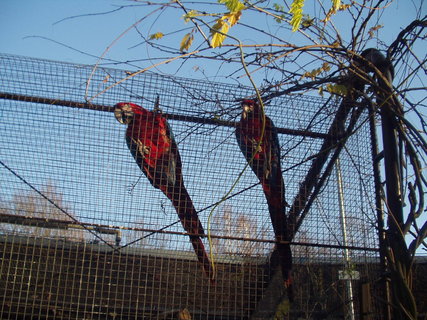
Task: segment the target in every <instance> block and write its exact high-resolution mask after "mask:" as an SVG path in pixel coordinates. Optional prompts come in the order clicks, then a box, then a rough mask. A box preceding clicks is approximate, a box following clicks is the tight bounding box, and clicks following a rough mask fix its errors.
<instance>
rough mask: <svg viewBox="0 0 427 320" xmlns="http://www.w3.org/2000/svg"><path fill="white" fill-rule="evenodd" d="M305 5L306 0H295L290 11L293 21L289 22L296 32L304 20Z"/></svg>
mask: <svg viewBox="0 0 427 320" xmlns="http://www.w3.org/2000/svg"><path fill="white" fill-rule="evenodd" d="M303 7H304V0H294V2H292V4H291V9H290V10H289V13H290V14H291V15H292V18H291V21H290V22H289V23H290V24H291V26H292V31H293V32H295V31H297V30H298V29H299V27H300V25H301V20H302V17H303V15H302V8H303Z"/></svg>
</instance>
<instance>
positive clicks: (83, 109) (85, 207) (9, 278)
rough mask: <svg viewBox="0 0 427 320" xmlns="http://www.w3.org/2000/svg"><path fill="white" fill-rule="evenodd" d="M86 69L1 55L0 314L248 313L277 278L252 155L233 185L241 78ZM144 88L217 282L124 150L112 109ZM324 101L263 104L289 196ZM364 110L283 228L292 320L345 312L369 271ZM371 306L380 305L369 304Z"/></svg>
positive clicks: (310, 149)
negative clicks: (163, 126) (163, 120)
mask: <svg viewBox="0 0 427 320" xmlns="http://www.w3.org/2000/svg"><path fill="white" fill-rule="evenodd" d="M92 72H93V68H92V67H90V66H84V65H75V64H67V63H63V62H53V61H44V60H36V59H31V58H24V57H16V56H10V55H1V56H0V92H1V95H2V96H1V97H2V99H1V100H0V105H1V108H0V119H1V127H0V130H1V132H0V150H1V151H0V160H1V166H0V171H1V178H0V183H1V190H0V236H1V238H0V239H1V246H2V248H3V250H2V254H1V256H0V258H1V280H0V295H1V296H2V299H1V300H2V301H3V302H2V305H1V306H0V314H1V315H2V316H3V317H4V318H11V319H15V318H16V319H18V318H20V317H26V316H28V317H30V316H34V317H39V318H55V319H61V318H63V319H74V318H80V319H82V318H85V319H115V318H116V319H117V318H120V319H127V318H132V319H142V318H159V319H160V318H161V319H169V318H170V319H172V318H177V319H188V317H189V315H191V318H192V319H248V318H250V317H251V316H252V317H254V315H255V314H260V312H261V311H262V310H261V309H262V308H265V299H266V298H267V297H268V295H269V294H271V293H269V288H271V285H272V282H274V281H276V280H274V279H275V277H274V274H275V273H274V272H275V268H273V264H272V262H271V257H272V251H273V249H274V244H275V241H274V239H275V237H274V233H273V229H272V226H271V220H270V216H269V213H268V207H267V204H266V200H265V196H264V193H263V191H262V188H261V186H260V184H259V181H258V179H257V177H256V176H255V175H254V173H253V172H252V171H251V170H250V168H249V169H247V170H245V171H244V172H243V174H242V176H241V178H240V180H238V183H237V184H236V186H235V187H234V188H232V186H233V184H234V183H235V182H236V179H238V177H239V175H240V173H241V172H242V170H243V169H244V167H245V165H246V160H245V158H244V157H243V155H242V153H241V152H240V150H239V147H238V145H237V142H236V138H235V134H234V131H235V122H236V121H238V120H239V117H240V113H241V107H240V104H239V101H240V100H241V99H242V98H248V97H252V98H253V97H254V91H253V89H252V88H248V87H242V86H236V85H230V84H221V83H213V82H208V81H195V80H191V79H184V78H176V77H170V76H164V75H157V74H153V73H148V72H146V73H143V74H138V75H135V76H132V75H131V74H130V73H129V72H127V71H125V70H114V69H106V68H102V67H99V68H97V69H96V71H95V72H94V73H93V74H92ZM125 77H129V79H128V80H126V81H123V82H120V83H118V84H116V83H117V82H118V81H120V80H121V79H123V78H125ZM113 84H116V85H114V86H112V85H113ZM157 96H158V97H159V107H160V109H161V110H162V113H163V115H165V116H166V117H167V118H168V122H169V125H170V127H171V129H172V131H173V135H174V138H175V140H176V142H177V145H178V149H179V153H180V155H181V160H182V171H183V179H184V184H185V187H186V189H187V191H188V193H189V195H190V196H191V199H192V202H193V204H194V207H195V208H196V210H197V212H198V215H199V218H200V220H201V223H202V225H203V226H204V228H205V230H206V231H207V229H208V228H209V230H210V234H211V235H212V237H211V241H208V239H207V237H203V239H202V241H203V243H204V246H205V248H206V250H207V251H208V252H211V258H212V260H213V261H214V262H215V266H216V283H215V284H213V283H211V282H210V281H209V279H208V278H207V277H206V275H205V274H204V272H203V269H202V268H201V266H200V265H199V264H198V262H197V258H196V255H195V254H194V251H193V248H192V246H191V243H190V241H189V236H188V234H186V232H185V230H184V229H183V227H182V225H181V223H179V221H178V216H177V212H176V210H175V208H174V206H173V205H172V202H171V201H170V200H169V199H168V198H167V197H166V196H165V194H164V193H163V192H162V191H160V190H159V189H156V188H154V187H153V186H152V185H151V184H150V182H149V180H148V179H147V178H146V177H145V175H144V174H143V173H142V172H141V170H140V169H139V168H138V166H137V164H136V163H135V160H134V158H133V157H132V156H131V154H130V152H129V149H128V147H127V145H126V140H125V132H126V126H123V125H120V124H119V123H118V122H117V121H116V119H115V117H114V113H113V112H112V111H113V106H114V105H115V104H116V103H118V102H123V101H124V102H127V101H129V102H134V103H137V104H139V105H141V106H143V107H145V108H146V109H150V110H151V109H152V108H153V107H154V105H155V101H156V97H157ZM85 98H87V99H89V101H90V102H89V103H87V100H85ZM337 106H338V102H336V101H335V102H331V101H326V100H324V99H320V98H313V97H302V96H292V97H291V96H287V97H279V98H275V99H272V100H271V101H269V103H268V104H267V105H266V113H267V115H268V116H269V117H270V118H271V119H272V120H273V121H274V123H275V125H276V127H278V128H279V140H280V147H281V154H282V169H283V176H284V180H285V184H286V199H287V201H288V202H289V203H290V204H292V202H293V200H294V199H295V197H296V196H297V194H298V192H299V191H300V187H301V185H302V182H303V181H304V179H305V177H306V175H307V172H308V170H309V168H310V166H311V165H312V163H313V159H315V158H316V155H317V154H318V153H319V150H320V148H321V146H322V144H323V142H324V141H325V139H328V130H329V127H330V126H331V123H332V120H333V117H334V115H335V112H336V109H337ZM367 118H368V115H367V114H365V112H364V113H362V116H361V117H360V119H359V120H358V123H357V125H356V128H357V131H356V132H355V133H354V134H353V135H351V137H350V138H349V139H348V141H347V143H346V145H345V148H344V149H343V151H342V152H341V154H340V158H339V166H338V165H336V166H335V169H334V170H333V171H332V172H331V174H330V175H329V176H328V177H327V179H326V181H325V183H324V184H323V185H322V187H321V188H320V190H318V191H319V193H318V195H317V197H316V198H314V200H313V201H312V204H311V206H310V210H309V211H308V212H307V213H306V216H305V218H304V220H303V221H302V223H301V226H300V228H299V230H298V232H297V233H296V236H295V238H294V239H293V241H294V244H293V245H292V250H293V255H294V270H293V278H294V287H295V302H294V303H293V304H292V307H291V311H290V314H291V318H297V317H302V318H310V317H312V318H316V317H321V316H325V315H327V316H328V317H329V318H331V319H332V318H342V317H343V316H344V315H346V314H348V312H349V310H351V308H353V309H354V311H352V312H354V313H356V314H357V313H358V312H360V311H359V306H360V304H361V303H360V300H361V298H360V297H359V296H358V294H357V292H358V290H356V289H357V288H358V287H357V286H358V284H359V283H361V282H369V281H371V280H374V279H375V278H376V277H377V276H378V261H377V256H378V250H377V248H378V240H377V239H378V235H377V232H376V226H377V221H376V213H375V207H374V203H375V201H374V200H375V197H374V187H373V174H372V163H371V149H370V148H371V147H370V131H369V126H368V125H367V124H366V121H367ZM324 170H325V169H323V171H324ZM323 171H322V172H323ZM338 177H340V178H338ZM229 190H231V192H230V193H229V194H227V193H228V191H229ZM209 216H211V219H210V220H209ZM343 216H345V221H343V218H342V217H343ZM208 220H209V222H210V223H208ZM344 233H345V236H344ZM344 247H345V248H347V249H345V248H344ZM349 268H350V269H351V270H350V271H348V269H349ZM344 269H345V270H347V271H348V272H347V274H350V275H351V276H349V277H350V278H352V277H353V276H354V275H355V274H356V273H355V271H357V272H359V276H358V277H357V279H360V280H357V279H356V276H354V279H353V280H342V279H340V278H339V271H342V270H344ZM341 278H346V277H341ZM347 278H348V277H347ZM349 284H353V288H350V291H351V290H352V292H351V293H350V292H349V291H348V288H349ZM377 293H378V292H377V290H376V289H375V288H374V289H372V290H370V294H372V295H373V296H375V295H376V294H377ZM349 294H350V296H349ZM373 301H375V300H373ZM368 309H369V310H368V311H369V312H372V313H373V314H377V316H379V314H380V311H379V306H378V305H377V304H376V303H375V302H373V303H372V305H370V306H369V307H368ZM261 313H262V312H261ZM185 317H187V318H185ZM377 318H378V317H377Z"/></svg>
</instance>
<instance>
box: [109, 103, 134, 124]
mask: <svg viewBox="0 0 427 320" xmlns="http://www.w3.org/2000/svg"><path fill="white" fill-rule="evenodd" d="M114 116H115V117H116V119H117V121H118V122H120V123H121V124H129V123H131V122H132V119H133V116H134V113H133V111H132V108H131V107H130V106H129V105H124V106H117V107H116V108H115V109H114Z"/></svg>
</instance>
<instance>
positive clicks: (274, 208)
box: [236, 100, 293, 300]
mask: <svg viewBox="0 0 427 320" xmlns="http://www.w3.org/2000/svg"><path fill="white" fill-rule="evenodd" d="M241 105H242V108H243V111H242V114H241V118H240V122H239V123H238V125H237V128H236V138H237V143H238V144H239V147H240V150H241V151H242V153H243V155H244V156H245V158H246V160H247V161H248V163H249V165H250V167H251V168H252V170H253V172H254V173H255V174H256V176H257V177H258V179H259V181H260V182H261V185H262V189H263V191H264V194H265V197H266V200H267V205H268V210H269V212H270V218H271V222H272V225H273V229H274V234H275V237H276V240H277V241H288V237H287V217H286V206H287V205H288V204H287V203H286V200H285V184H284V181H283V176H282V170H281V166H280V145H279V138H278V134H277V129H276V127H275V126H274V124H273V122H272V121H271V119H270V118H269V117H267V116H265V126H264V134H263V136H262V139H261V135H262V128H263V115H262V110H261V107H260V106H259V104H258V103H257V102H256V101H254V100H243V101H242V103H241ZM260 140H261V143H259V142H260ZM277 250H278V253H279V257H280V264H281V267H282V274H283V279H284V285H285V287H286V288H287V289H288V296H289V299H290V300H292V299H293V295H292V280H291V274H290V273H291V269H292V252H291V247H290V245H289V244H284V243H279V244H278V245H277Z"/></svg>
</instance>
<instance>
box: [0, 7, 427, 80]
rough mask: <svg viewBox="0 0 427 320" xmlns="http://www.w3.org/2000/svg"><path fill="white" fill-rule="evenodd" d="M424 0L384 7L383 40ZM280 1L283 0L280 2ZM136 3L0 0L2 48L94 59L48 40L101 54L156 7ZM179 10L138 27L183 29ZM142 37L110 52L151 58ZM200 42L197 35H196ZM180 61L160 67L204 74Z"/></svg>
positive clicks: (128, 38)
mask: <svg viewBox="0 0 427 320" xmlns="http://www.w3.org/2000/svg"><path fill="white" fill-rule="evenodd" d="M421 1H422V0H413V1H394V2H392V4H391V5H390V7H389V8H388V9H387V10H386V14H384V15H383V16H382V17H380V19H381V20H382V21H383V24H384V26H385V27H384V28H383V29H382V30H380V38H381V40H382V41H385V43H391V41H392V40H393V38H394V36H395V35H396V34H397V33H398V32H399V31H400V30H401V29H402V28H403V27H405V26H406V25H407V24H408V23H409V22H410V21H412V20H413V19H414V18H415V11H414V7H415V6H417V5H418V4H419V3H420V2H421ZM212 2H215V1H212ZM277 2H278V3H280V1H277ZM272 3H273V2H272ZM135 4H137V3H135V2H132V1H105V0H91V1H84V0H74V1H65V0H56V1H55V0H32V1H30V0H1V1H0V28H1V29H0V30H2V31H1V32H0V43H1V46H0V52H3V53H11V54H17V55H25V56H31V57H37V58H46V59H53V60H60V61H67V62H73V63H83V64H94V63H95V62H96V60H97V59H96V58H95V57H90V56H88V55H85V54H82V53H79V52H77V51H74V50H72V49H70V48H67V47H64V46H61V45H59V44H57V43H54V42H52V41H49V40H46V39H51V40H53V41H57V42H61V43H63V44H65V45H67V46H69V47H72V48H75V49H77V50H81V51H84V52H86V53H88V54H92V55H95V56H100V55H101V54H102V53H103V52H104V50H105V49H106V48H107V47H108V46H109V45H110V44H111V42H112V41H113V40H114V39H115V38H116V37H117V36H118V35H119V34H120V33H122V32H123V31H124V30H125V29H126V28H128V27H129V26H130V25H132V24H133V23H134V22H135V21H137V20H138V19H140V18H141V17H143V16H144V15H145V14H147V13H148V12H149V11H151V10H153V8H152V7H150V8H148V7H141V6H135ZM122 5H131V6H130V7H128V8H125V9H123V10H119V11H117V12H114V13H112V14H108V15H90V16H80V17H76V18H72V17H74V16H79V15H84V14H94V13H100V12H108V11H111V10H114V9H117V8H118V7H120V6H122ZM310 5H311V4H310V2H307V3H306V12H307V13H310V11H312V12H313V11H316V10H317V11H318V10H319V9H318V8H316V6H315V5H313V6H310ZM209 8H210V7H209ZM210 9H212V8H210ZM220 10H222V8H221V7H219V8H218V11H220ZM426 12H427V10H426V8H424V14H425V13H426ZM181 15H182V12H179V11H177V10H175V13H169V12H167V13H162V15H160V16H158V19H157V20H156V17H157V14H154V15H153V16H152V17H150V18H148V19H147V20H146V21H143V22H142V23H141V24H139V26H138V27H139V29H140V31H141V32H142V33H144V34H145V35H147V34H152V33H155V32H158V31H161V32H163V33H167V31H169V30H179V29H181V28H185V27H186V25H185V24H184V22H183V20H182V19H181V18H180V16H181ZM67 18H70V19H67ZM343 18H344V17H343V16H342V15H340V14H339V15H337V16H336V17H333V21H334V23H336V25H337V27H338V28H341V29H340V30H342V31H343V34H345V33H346V31H348V28H349V27H350V26H349V24H347V23H346V20H345V19H343ZM63 19H65V20H63ZM252 19H253V18H252V17H251V16H250V14H249V13H246V12H245V14H244V15H243V17H242V22H245V23H251V22H252V21H253V20H252ZM263 19H264V18H263V17H258V19H257V21H256V23H261V24H262V23H263ZM61 20H62V21H61ZM270 20H271V19H270ZM165 21H167V23H165ZM187 26H188V25H187ZM268 27H269V26H268V25H265V28H268ZM236 31H237V28H236ZM183 34H184V33H180V34H179V36H177V37H175V38H174V37H168V39H170V41H169V44H172V45H173V46H175V47H178V46H179V41H180V39H181V37H182V35H183ZM240 36H241V39H242V40H243V41H246V42H248V43H253V42H255V41H256V40H254V39H253V38H252V34H250V35H247V34H244V33H242V34H240ZM282 36H283V35H282ZM41 37H44V38H45V39H43V38H41ZM286 37H287V38H289V39H293V37H296V35H295V34H286ZM140 41H141V37H140V36H139V35H138V34H137V33H136V32H135V31H134V30H133V31H131V32H129V33H128V34H126V35H125V36H124V37H123V38H122V39H120V41H119V42H118V43H116V44H115V45H114V46H113V48H112V49H111V50H110V52H109V54H108V57H111V58H113V59H116V60H121V61H126V60H132V59H147V58H153V57H152V56H151V52H152V51H150V50H149V49H148V48H147V47H146V46H144V45H142V46H137V47H133V46H135V45H136V44H138V42H140ZM291 41H292V40H291ZM196 42H197V39H196V40H195V43H196ZM199 43H200V42H199ZM372 45H375V43H372ZM149 63H150V62H149V61H145V62H141V63H139V64H138V65H137V67H139V68H142V67H146V66H148V65H149ZM179 64H180V62H175V63H171V64H169V65H167V66H163V67H161V68H160V69H157V71H162V72H170V73H174V74H176V71H177V70H179V71H178V74H179V75H182V76H186V77H193V76H199V77H200V74H195V73H197V72H194V69H193V68H194V67H198V65H197V64H198V62H196V63H191V62H190V63H188V64H187V66H186V67H185V68H183V69H179ZM199 67H200V65H199ZM203 67H204V68H209V65H203ZM214 68H216V67H214ZM215 73H216V70H209V69H208V72H207V75H208V76H212V75H214V74H215Z"/></svg>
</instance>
